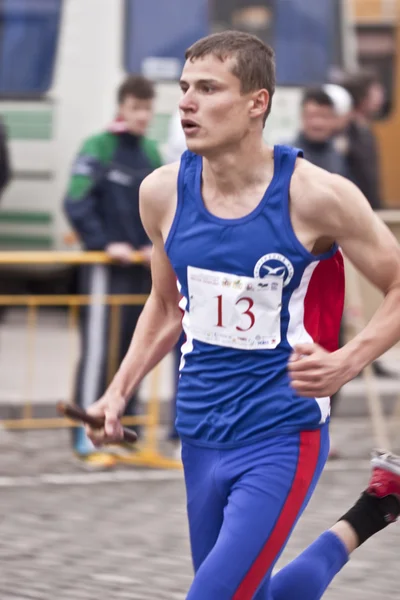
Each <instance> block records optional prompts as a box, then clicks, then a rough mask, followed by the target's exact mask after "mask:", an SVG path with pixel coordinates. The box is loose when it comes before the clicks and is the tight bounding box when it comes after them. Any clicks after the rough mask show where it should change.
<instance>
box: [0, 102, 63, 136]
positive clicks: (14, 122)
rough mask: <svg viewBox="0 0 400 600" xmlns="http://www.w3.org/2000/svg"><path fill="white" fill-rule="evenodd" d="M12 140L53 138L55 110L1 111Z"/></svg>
mask: <svg viewBox="0 0 400 600" xmlns="http://www.w3.org/2000/svg"><path fill="white" fill-rule="evenodd" d="M1 115H2V118H3V120H4V123H5V125H6V127H7V133H8V136H9V138H10V139H12V140H51V139H52V137H53V110H51V109H47V110H34V109H33V110H17V109H13V110H11V109H8V110H7V109H6V110H4V111H2V113H1Z"/></svg>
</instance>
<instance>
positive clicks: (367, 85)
mask: <svg viewBox="0 0 400 600" xmlns="http://www.w3.org/2000/svg"><path fill="white" fill-rule="evenodd" d="M344 86H345V87H346V89H347V90H348V91H349V93H350V95H351V97H352V99H353V104H354V110H353V115H352V119H351V122H350V125H349V127H348V131H347V136H348V145H349V150H348V168H349V172H350V178H351V180H352V181H353V182H354V183H355V184H356V185H357V186H358V187H359V188H360V190H361V191H362V193H363V194H364V196H365V197H366V198H367V200H368V202H369V203H370V205H371V207H372V208H373V209H374V210H380V209H382V208H384V205H383V201H382V189H381V180H380V164H379V149H378V144H377V141H376V138H375V134H374V132H373V131H372V128H371V121H372V119H373V118H374V117H376V116H377V115H379V113H380V112H381V110H382V108H383V105H384V103H385V92H384V89H383V86H382V84H381V83H380V82H379V80H378V79H377V78H376V77H375V75H374V74H372V73H369V72H367V71H366V72H360V73H359V74H357V75H354V76H352V77H349V78H348V80H347V81H346V82H345V83H344Z"/></svg>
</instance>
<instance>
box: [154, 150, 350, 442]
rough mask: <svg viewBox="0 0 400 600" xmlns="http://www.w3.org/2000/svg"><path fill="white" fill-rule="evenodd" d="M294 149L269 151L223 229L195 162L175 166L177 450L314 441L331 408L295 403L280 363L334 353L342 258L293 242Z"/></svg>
mask: <svg viewBox="0 0 400 600" xmlns="http://www.w3.org/2000/svg"><path fill="white" fill-rule="evenodd" d="M301 155H302V153H301V151H300V150H297V149H295V148H289V147H285V146H275V148H274V175H273V178H272V181H271V183H270V185H269V186H268V188H267V190H266V192H265V194H264V196H263V198H262V199H261V201H260V203H259V204H258V206H257V207H256V208H255V209H254V210H253V211H252V212H251V213H250V214H248V215H246V216H244V217H242V218H236V219H223V218H219V217H217V216H214V215H213V214H211V213H210V212H209V211H208V210H207V208H206V206H205V204H204V202H203V199H202V193H201V188H202V164H203V162H202V158H201V157H200V156H197V155H195V154H193V153H191V152H189V151H187V152H185V153H184V154H183V155H182V158H181V165H180V170H179V176H178V202H177V209H176V214H175V218H174V221H173V224H172V227H171V230H170V233H169V236H168V239H167V240H166V244H165V247H166V252H167V255H168V257H169V259H170V262H171V264H172V266H173V268H174V270H175V273H176V275H177V279H178V285H179V288H180V291H181V294H182V299H181V308H182V310H183V313H184V316H183V321H182V322H183V328H184V331H185V334H186V341H185V343H184V344H183V346H182V360H181V365H180V379H179V385H178V394H177V421H176V426H177V430H178V432H179V434H180V435H181V437H182V439H187V440H189V441H192V443H197V444H200V445H204V446H210V447H215V448H218V447H234V446H239V445H241V444H246V443H249V442H253V441H257V440H259V439H262V438H263V437H266V436H268V435H271V434H275V433H279V434H281V433H285V432H287V433H292V432H297V431H303V430H314V429H317V428H319V427H321V426H322V424H324V423H325V422H326V421H327V420H328V418H329V413H330V400H329V398H305V397H300V396H299V395H298V394H297V393H296V392H295V391H294V390H293V388H291V386H290V380H289V376H288V370H287V363H288V359H289V357H290V355H291V352H292V350H293V346H294V345H295V344H297V343H304V342H313V341H314V342H316V343H319V344H320V345H322V346H323V347H324V348H326V349H327V350H329V351H333V350H335V349H336V348H337V340H338V333H339V326H340V319H341V315H342V311H343V300H344V269H343V260H342V255H341V252H340V250H339V249H338V247H337V246H336V245H335V246H334V247H333V248H332V249H331V250H330V251H329V252H327V253H325V254H321V255H319V256H315V255H313V254H311V253H310V252H308V250H307V249H306V248H305V247H304V246H303V245H302V244H301V243H300V241H299V240H298V239H297V237H296V235H295V233H294V231H293V229H292V225H291V220H290V212H289V186H290V180H291V177H292V174H293V171H294V166H295V163H296V159H297V157H298V156H301Z"/></svg>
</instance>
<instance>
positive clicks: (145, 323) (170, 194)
mask: <svg viewBox="0 0 400 600" xmlns="http://www.w3.org/2000/svg"><path fill="white" fill-rule="evenodd" d="M176 180H177V166H176V165H167V166H165V167H162V168H161V169H158V170H157V171H154V172H153V173H152V174H151V175H149V176H148V177H147V178H146V179H145V180H144V181H143V183H142V185H141V188H140V214H141V218H142V222H143V225H144V228H145V229H146V232H147V234H148V236H149V238H150V240H151V241H152V243H153V251H152V257H151V275H152V290H151V293H150V296H149V298H148V300H147V302H146V304H145V307H144V309H143V312H142V314H141V316H140V319H139V321H138V324H137V326H136V329H135V333H134V335H133V338H132V342H131V345H130V347H129V350H128V352H127V354H126V356H125V358H124V360H123V361H122V363H121V366H120V368H119V370H118V372H117V373H116V375H115V377H114V379H113V381H112V383H111V386H110V387H112V388H113V389H117V390H118V392H119V393H120V394H121V395H122V396H123V397H124V398H126V399H128V398H129V397H130V395H131V393H132V391H133V390H134V389H135V388H136V387H137V386H138V385H139V383H140V382H141V380H142V379H143V377H144V376H145V375H146V374H147V373H149V371H151V369H152V368H153V367H154V366H155V365H156V364H157V363H158V362H159V361H160V360H162V358H164V356H166V354H168V352H169V351H170V350H171V349H172V348H173V347H174V345H175V344H176V342H177V341H178V338H179V335H180V333H181V329H182V313H181V311H180V309H179V306H178V304H179V299H180V296H179V292H178V288H177V282H176V275H175V272H174V270H173V269H172V266H171V263H170V262H169V259H168V257H167V255H166V253H165V250H164V239H163V231H164V232H165V235H166V234H167V230H168V229H169V227H170V225H171V222H172V220H173V214H174V212H175V206H176V200H175V198H176Z"/></svg>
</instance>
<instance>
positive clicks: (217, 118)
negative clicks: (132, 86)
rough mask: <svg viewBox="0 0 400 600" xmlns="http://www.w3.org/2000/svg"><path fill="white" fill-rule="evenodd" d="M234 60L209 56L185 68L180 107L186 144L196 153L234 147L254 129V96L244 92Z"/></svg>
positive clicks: (181, 82) (191, 62)
mask: <svg viewBox="0 0 400 600" xmlns="http://www.w3.org/2000/svg"><path fill="white" fill-rule="evenodd" d="M234 61H235V59H234V58H228V59H226V60H225V61H221V60H219V59H218V58H216V57H214V56H212V55H208V56H205V57H204V58H200V59H196V60H194V61H190V60H188V61H186V64H185V66H184V68H183V72H182V77H181V81H180V85H181V89H182V93H183V96H182V98H181V101H180V103H179V108H180V114H181V120H182V127H183V131H184V133H185V137H186V144H187V146H188V148H189V150H191V151H192V152H195V153H196V154H201V155H204V154H210V153H212V152H213V151H215V150H217V149H221V148H226V147H231V146H232V145H234V144H237V143H239V142H240V140H241V139H242V138H243V137H244V136H245V135H246V133H247V132H248V131H249V130H250V128H251V127H252V124H253V122H254V119H253V118H252V117H253V116H254V114H253V113H252V109H253V108H254V94H253V93H249V94H242V93H241V86H240V81H239V79H238V78H237V77H236V76H235V75H233V73H232V68H233V66H234Z"/></svg>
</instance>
